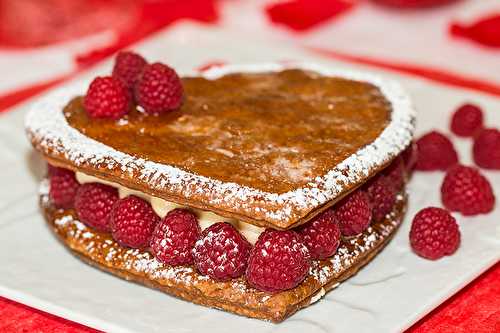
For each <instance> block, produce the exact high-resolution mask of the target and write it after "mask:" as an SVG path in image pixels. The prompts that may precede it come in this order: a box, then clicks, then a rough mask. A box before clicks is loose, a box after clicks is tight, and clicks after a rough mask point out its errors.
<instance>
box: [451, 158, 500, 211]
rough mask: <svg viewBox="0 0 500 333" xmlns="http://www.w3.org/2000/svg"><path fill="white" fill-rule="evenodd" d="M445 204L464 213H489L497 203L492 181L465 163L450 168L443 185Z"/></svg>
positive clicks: (452, 209)
mask: <svg viewBox="0 0 500 333" xmlns="http://www.w3.org/2000/svg"><path fill="white" fill-rule="evenodd" d="M441 199H442V201H443V205H444V206H445V207H446V208H448V209H449V210H451V211H458V212H461V213H462V214H463V215H477V214H484V213H489V212H490V211H492V210H493V206H494V205H495V195H494V194H493V190H492V189H491V185H490V182H489V181H488V179H486V178H485V177H484V176H483V175H482V174H481V173H480V172H479V170H477V169H475V168H471V167H467V166H463V165H456V166H454V167H453V168H450V169H449V170H448V172H447V173H446V176H445V177H444V180H443V184H442V185H441Z"/></svg>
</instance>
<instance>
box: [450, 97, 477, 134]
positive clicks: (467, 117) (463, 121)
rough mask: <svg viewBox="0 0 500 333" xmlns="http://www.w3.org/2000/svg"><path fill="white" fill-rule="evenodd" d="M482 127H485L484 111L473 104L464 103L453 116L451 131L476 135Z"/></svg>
mask: <svg viewBox="0 0 500 333" xmlns="http://www.w3.org/2000/svg"><path fill="white" fill-rule="evenodd" d="M481 127H483V112H482V111H481V109H480V108H479V107H477V106H475V105H472V104H464V105H462V106H461V107H459V108H458V109H457V110H456V111H455V113H454V114H453V116H452V118H451V124H450V128H451V131H452V132H453V133H455V134H456V135H458V136H474V134H475V133H476V132H477V131H478V130H480V129H481Z"/></svg>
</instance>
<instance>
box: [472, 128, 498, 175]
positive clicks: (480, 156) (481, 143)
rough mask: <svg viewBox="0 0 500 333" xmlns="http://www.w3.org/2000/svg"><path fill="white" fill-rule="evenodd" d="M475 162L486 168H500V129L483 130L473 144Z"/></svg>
mask: <svg viewBox="0 0 500 333" xmlns="http://www.w3.org/2000/svg"><path fill="white" fill-rule="evenodd" d="M472 154H473V156H474V162H475V163H476V164H477V165H478V166H480V167H481V168H485V169H496V170H499V169H500V131H499V130H497V129H494V128H489V129H485V130H482V131H481V132H479V134H478V135H477V136H476V138H475V139H474V145H473V146H472Z"/></svg>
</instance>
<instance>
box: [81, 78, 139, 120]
mask: <svg viewBox="0 0 500 333" xmlns="http://www.w3.org/2000/svg"><path fill="white" fill-rule="evenodd" d="M83 106H84V107H85V110H86V111H87V113H88V114H89V116H90V117H92V118H110V119H119V118H121V117H122V116H124V115H125V114H126V113H127V112H128V110H129V108H130V93H129V91H128V89H127V86H126V85H125V83H123V81H122V80H120V79H117V78H114V77H111V76H99V77H96V78H95V79H94V80H93V81H92V83H90V86H89V89H88V90H87V94H86V95H85V97H84V99H83Z"/></svg>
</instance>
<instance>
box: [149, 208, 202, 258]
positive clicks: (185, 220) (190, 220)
mask: <svg viewBox="0 0 500 333" xmlns="http://www.w3.org/2000/svg"><path fill="white" fill-rule="evenodd" d="M200 233H201V231H200V226H199V225H198V219H197V218H196V216H194V214H193V213H191V212H190V211H188V210H186V209H174V210H172V211H170V212H169V213H168V214H167V216H165V218H164V219H163V220H162V221H160V223H158V224H157V225H156V227H155V230H154V231H153V236H152V237H151V241H150V247H151V252H152V253H153V255H154V256H155V257H156V259H158V260H159V261H161V262H162V263H164V264H167V265H173V266H177V265H188V264H192V263H193V255H192V253H191V251H192V249H193V248H194V244H195V243H196V240H198V238H199V236H200Z"/></svg>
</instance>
